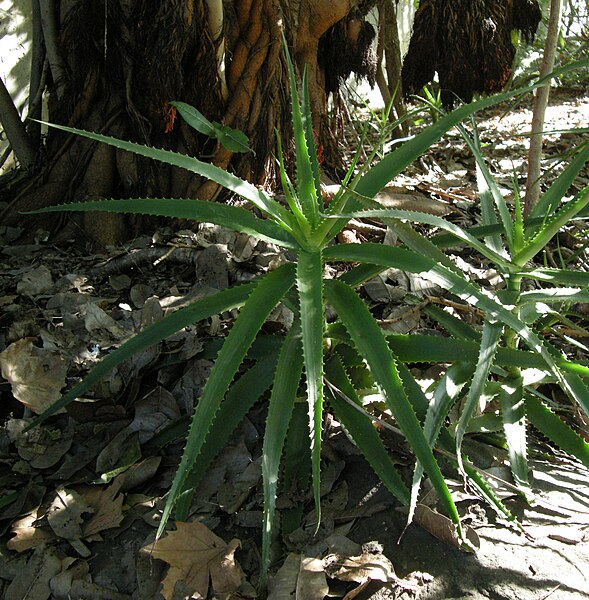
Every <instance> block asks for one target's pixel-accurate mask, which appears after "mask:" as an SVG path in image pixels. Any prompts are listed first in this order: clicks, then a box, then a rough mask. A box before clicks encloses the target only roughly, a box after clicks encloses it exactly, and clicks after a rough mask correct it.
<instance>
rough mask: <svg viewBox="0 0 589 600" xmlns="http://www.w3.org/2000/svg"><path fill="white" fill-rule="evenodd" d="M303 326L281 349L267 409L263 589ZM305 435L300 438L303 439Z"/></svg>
mask: <svg viewBox="0 0 589 600" xmlns="http://www.w3.org/2000/svg"><path fill="white" fill-rule="evenodd" d="M299 331H300V323H299V322H298V320H296V321H295V322H294V323H293V325H292V327H291V329H290V331H289V332H288V335H287V337H286V339H285V340H284V344H283V345H282V349H281V351H280V356H279V358H278V365H277V367H276V373H275V378H274V385H273V386H272V394H271V396H270V403H269V406H268V417H267V419H266V430H265V433H264V447H263V450H262V479H263V487H264V517H263V525H262V565H261V569H260V578H261V580H262V587H264V584H265V581H266V577H267V573H268V571H269V569H270V546H271V542H272V532H273V526H274V516H275V512H276V492H277V486H278V472H279V469H280V457H281V455H282V450H283V446H284V442H285V440H286V435H287V432H288V424H289V423H290V421H291V415H292V412H293V409H294V405H295V400H296V397H297V391H298V388H299V382H300V380H301V373H302V370H303V353H302V348H301V339H300V336H299ZM302 434H304V432H299V435H301V436H302V437H304V435H302Z"/></svg>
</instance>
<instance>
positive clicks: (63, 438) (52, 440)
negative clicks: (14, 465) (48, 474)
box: [16, 420, 74, 469]
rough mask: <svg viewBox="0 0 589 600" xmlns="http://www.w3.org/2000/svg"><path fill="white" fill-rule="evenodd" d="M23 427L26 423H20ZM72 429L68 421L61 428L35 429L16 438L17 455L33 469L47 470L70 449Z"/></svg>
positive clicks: (54, 426) (55, 426)
mask: <svg viewBox="0 0 589 600" xmlns="http://www.w3.org/2000/svg"><path fill="white" fill-rule="evenodd" d="M22 422H23V423H24V424H25V425H28V422H26V421H22ZM73 437H74V427H73V424H72V423H71V421H70V420H68V421H67V423H63V424H62V426H60V425H56V424H53V425H51V426H45V427H36V428H35V429H31V430H30V431H27V432H26V433H23V432H21V433H20V434H19V435H18V437H17V438H16V449H17V450H18V455H19V456H20V457H21V458H22V459H23V460H26V461H27V462H28V463H29V464H30V465H31V467H33V468H35V469H47V468H49V467H52V466H53V465H55V464H57V463H58V462H59V460H60V459H61V457H62V456H63V455H64V454H65V453H66V452H67V451H68V450H69V449H70V447H71V445H72V441H73Z"/></svg>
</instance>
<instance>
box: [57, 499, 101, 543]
mask: <svg viewBox="0 0 589 600" xmlns="http://www.w3.org/2000/svg"><path fill="white" fill-rule="evenodd" d="M87 512H92V509H91V508H89V507H88V505H87V504H86V502H85V501H84V499H83V498H82V497H81V496H80V494H78V493H77V492H75V491H73V490H67V489H65V488H59V489H57V490H56V493H55V498H54V499H53V502H52V503H51V506H50V507H49V511H48V512H47V521H48V522H49V527H51V529H53V532H54V533H55V535H57V536H59V537H60V538H63V539H66V540H76V539H80V538H81V537H82V527H81V525H82V521H83V519H82V514H84V513H87Z"/></svg>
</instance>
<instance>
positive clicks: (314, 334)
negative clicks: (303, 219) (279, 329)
mask: <svg viewBox="0 0 589 600" xmlns="http://www.w3.org/2000/svg"><path fill="white" fill-rule="evenodd" d="M297 290H298V296H299V310H300V319H301V335H302V342H303V359H304V364H305V378H306V381H307V402H308V405H309V406H308V409H309V433H310V436H311V463H312V474H313V495H314V499H315V510H316V511H317V527H319V523H320V521H321V499H320V493H319V484H320V480H321V432H322V423H323V329H324V326H325V305H324V301H323V261H322V257H321V253H320V252H305V251H304V250H301V251H300V252H299V255H298V261H297Z"/></svg>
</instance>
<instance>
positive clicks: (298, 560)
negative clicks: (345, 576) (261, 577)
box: [268, 553, 329, 600]
mask: <svg viewBox="0 0 589 600" xmlns="http://www.w3.org/2000/svg"><path fill="white" fill-rule="evenodd" d="M328 592H329V587H328V585H327V579H326V578H325V572H324V569H323V561H322V560H321V559H319V558H311V557H308V556H303V555H301V554H294V553H291V554H289V555H288V556H287V557H286V560H285V561H284V564H283V565H282V567H280V569H279V570H278V572H277V573H276V575H275V576H274V577H273V579H272V581H271V582H270V593H269V595H268V600H287V599H288V600H292V599H293V598H294V599H297V600H298V599H300V600H303V599H304V598H309V599H310V598H313V600H322V599H323V598H325V596H326V595H327V593H328Z"/></svg>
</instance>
